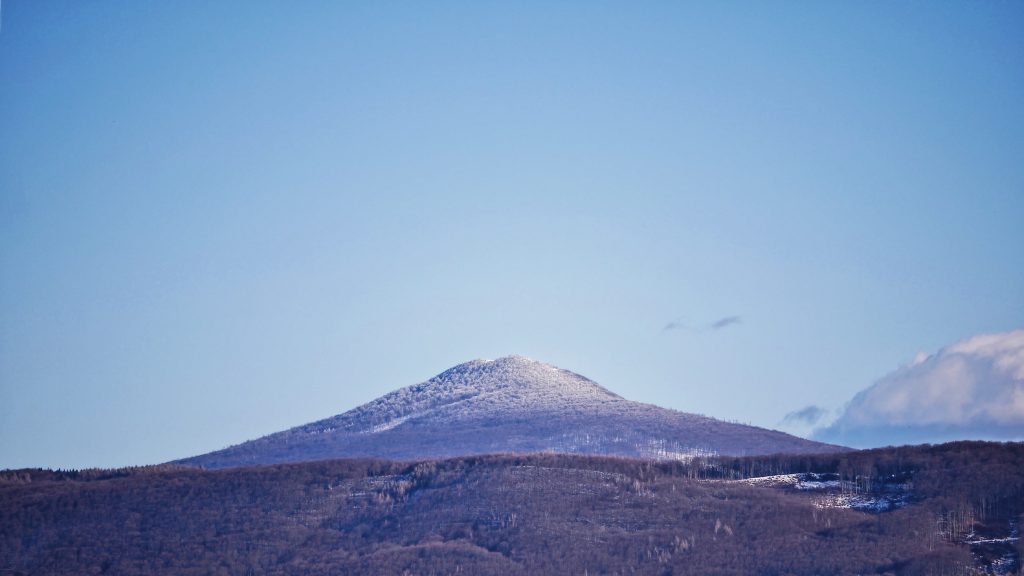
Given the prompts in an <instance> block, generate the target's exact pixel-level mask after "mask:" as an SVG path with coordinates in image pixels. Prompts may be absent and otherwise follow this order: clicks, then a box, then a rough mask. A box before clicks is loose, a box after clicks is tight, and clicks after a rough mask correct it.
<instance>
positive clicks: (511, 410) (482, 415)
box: [176, 355, 843, 468]
mask: <svg viewBox="0 0 1024 576" xmlns="http://www.w3.org/2000/svg"><path fill="white" fill-rule="evenodd" d="M842 449H843V448H842V447H839V446H833V445H829V444H822V443H818V442H814V441H810V440H805V439H802V438H797V437H795V436H790V435H788V434H785V433H782V432H778V431H775V430H768V429H764V428H758V427H754V426H747V425H742V424H733V423H728V422H723V421H721V420H716V419H714V418H709V417H706V416H700V415H697V414H690V413H686V412H680V411H676V410H671V409H668V408H662V407H659V406H656V405H653V404H644V403H640V402H634V401H631V400H627V399H626V398H624V397H622V396H620V395H618V394H616V393H614V392H612V391H610V390H608V389H607V388H605V387H603V386H601V385H600V384H598V383H597V382H594V381H592V380H590V379H589V378H586V377H585V376H582V375H580V374H577V373H575V372H572V371H569V370H565V369H562V368H558V367H555V366H552V365H550V364H546V363H544V362H539V361H537V360H533V359H531V358H528V357H525V356H520V355H512V356H504V357H501V358H498V359H495V360H487V359H475V360H470V361H468V362H464V363H462V364H458V365H456V366H453V367H451V368H449V369H447V370H444V371H443V372H441V373H439V374H437V375H436V376H434V377H433V378H430V379H429V380H426V381H424V382H421V383H418V384H413V385H411V386H406V387H403V388H400V389H398V390H395V391H393V392H390V393H388V394H385V395H384V396H381V397H379V398H377V399H375V400H372V401H370V402H367V403H365V404H363V405H361V406H357V407H355V408H353V409H351V410H348V411H346V412H343V413H341V414H337V415H335V416H330V417H327V418H324V419H321V420H317V421H314V422H310V423H308V424H303V425H300V426H296V427H293V428H289V429H287V430H283V431H281V432H276V433H273V434H269V435H267V436H263V437H261V438H257V439H255V440H250V441H248V442H243V443H242V444H238V445H235V446H230V447H228V448H225V449H223V450H218V451H215V452H211V453H209V454H203V455H200V456H194V457H191V458H185V459H182V460H178V461H176V463H184V464H192V465H198V466H203V467H214V468H221V467H231V466H239V465H248V464H268V463H277V462H289V461H302V460H313V459H324V458H340V457H379V458H391V459H405V460H408V459H419V458H429V457H451V456H461V455H470V454H483V453H494V452H545V451H551V452H566V453H587V454H612V455H622V456H639V457H647V458H654V459H686V458H691V457H693V456H700V455H709V454H729V455H749V454H767V453H774V452H791V453H817V452H828V451H836V450H842Z"/></svg>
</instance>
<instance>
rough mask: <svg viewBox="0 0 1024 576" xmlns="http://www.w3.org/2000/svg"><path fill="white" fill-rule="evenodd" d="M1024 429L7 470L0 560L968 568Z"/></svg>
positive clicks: (997, 562)
mask: <svg viewBox="0 0 1024 576" xmlns="http://www.w3.org/2000/svg"><path fill="white" fill-rule="evenodd" d="M1022 511H1024V445H1022V444H992V443H955V444H947V445H942V446H935V447H927V446H926V447H906V448H896V449H883V450H872V451H863V452H847V453H842V454H833V455H806V456H797V457H793V456H787V457H782V456H780V457H761V458H711V459H704V458H698V459H695V460H692V461H690V462H688V463H682V462H670V461H663V462H653V461H642V460H633V459H626V458H609V457H596V456H579V455H554V454H545V455H526V456H501V455H499V456H478V457H465V458H458V459H451V460H443V461H428V462H420V463H392V462H384V461H372V460H334V461H320V462H306V463H298V464H280V465H272V466H261V467H251V468H232V469H227V470H201V469H195V468H185V467H170V466H160V467H152V468H141V469H132V470H116V471H99V470H94V471H84V472H52V471H40V470H17V471H6V472H0V574H5V575H7V574H12V575H13V574H19V575H20V574H76V575H79V574H125V575H133V574H174V575H200V574H202V575H207V574H213V575H219V574H226V575H229V574H239V575H245V574H289V575H292V574H294V575H300V574H301V575H307V574H309V575H319V574H382V575H383V574H387V575H400V574H425V575H426V574H438V575H440V574H512V575H516V574H522V575H527V574H529V575H531V576H532V575H540V574H559V575H561V574H657V575H662V574H676V575H681V574H723V575H724V574H736V575H740V574H742V575H749V574H765V575H783V574H786V575H810V574H851V575H852V574H908V575H910V574H913V575H917V574H921V575H924V574H928V575H940V574H950V575H952V574H977V573H986V572H981V570H991V571H992V572H995V573H1005V574H1009V573H1015V572H1016V571H1018V570H1019V568H1020V563H1019V558H1020V542H1019V539H1017V538H1016V536H1017V527H1018V526H1019V523H1020V520H1021V512H1022Z"/></svg>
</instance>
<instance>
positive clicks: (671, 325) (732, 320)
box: [661, 316, 743, 332]
mask: <svg viewBox="0 0 1024 576" xmlns="http://www.w3.org/2000/svg"><path fill="white" fill-rule="evenodd" d="M742 321H743V318H742V317H741V316H725V317H723V318H719V319H718V320H716V321H714V322H712V323H710V324H704V325H699V326H694V325H692V324H687V323H686V322H683V321H682V320H681V319H676V320H671V321H669V322H668V323H667V324H665V326H664V327H663V328H662V329H661V330H662V332H670V331H672V330H688V331H690V332H708V331H712V330H721V329H722V328H727V327H729V326H732V325H734V324H739V323H741V322H742Z"/></svg>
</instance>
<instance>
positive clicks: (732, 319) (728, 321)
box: [708, 316, 743, 330]
mask: <svg viewBox="0 0 1024 576" xmlns="http://www.w3.org/2000/svg"><path fill="white" fill-rule="evenodd" d="M742 321H743V319H742V318H740V317H739V316H726V317H725V318H719V319H718V320H716V321H714V322H712V323H711V325H710V326H708V328H710V329H712V330H721V329H722V328H726V327H728V326H732V325H733V324H739V323H740V322H742Z"/></svg>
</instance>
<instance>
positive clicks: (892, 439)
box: [815, 330, 1024, 446]
mask: <svg viewBox="0 0 1024 576" xmlns="http://www.w3.org/2000/svg"><path fill="white" fill-rule="evenodd" d="M815 437H816V438H820V439H823V440H828V441H830V442H838V443H845V444H847V445H850V446H872V445H885V444H900V443H918V442H942V441H946V440H953V439H960V438H963V439H967V438H972V439H973V438H987V439H1007V440H1014V439H1024V330H1014V331H1012V332H1003V333H999V334H983V335H979V336H974V337H972V338H968V339H966V340H962V341H960V342H957V343H956V344H953V345H951V346H947V347H946V348H943V349H942V350H940V351H938V352H937V353H935V354H932V355H930V356H927V355H924V354H918V355H917V356H916V357H915V358H914V360H913V361H912V362H911V363H910V364H908V365H906V366H903V367H901V368H899V369H898V370H896V371H895V372H892V373H890V374H888V375H887V376H885V377H883V378H882V379H881V380H879V381H877V382H876V383H875V384H874V385H872V386H871V387H869V388H867V389H866V390H863V391H861V392H860V393H858V394H857V395H856V396H854V398H853V400H851V401H850V403H849V404H848V405H847V406H846V409H845V410H844V411H843V413H842V414H841V415H840V416H839V418H838V419H837V420H836V421H835V422H834V423H833V424H832V425H830V426H828V427H827V428H825V429H822V430H819V431H817V432H816V433H815Z"/></svg>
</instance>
